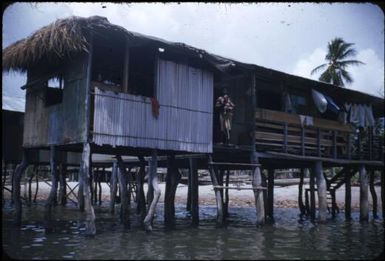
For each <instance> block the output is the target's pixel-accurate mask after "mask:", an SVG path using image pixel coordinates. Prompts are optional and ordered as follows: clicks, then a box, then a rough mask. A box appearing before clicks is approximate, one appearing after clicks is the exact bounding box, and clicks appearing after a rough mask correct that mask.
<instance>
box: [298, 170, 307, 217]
mask: <svg viewBox="0 0 385 261" xmlns="http://www.w3.org/2000/svg"><path fill="white" fill-rule="evenodd" d="M307 171H308V170H307ZM304 176H305V169H304V168H301V172H300V176H299V184H298V207H299V211H300V213H301V214H300V215H301V217H303V216H304V215H305V213H306V209H305V205H304V204H303V179H304Z"/></svg>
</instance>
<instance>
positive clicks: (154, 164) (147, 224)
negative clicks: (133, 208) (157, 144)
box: [144, 150, 161, 231]
mask: <svg viewBox="0 0 385 261" xmlns="http://www.w3.org/2000/svg"><path fill="white" fill-rule="evenodd" d="M157 169H158V159H157V151H156V150H153V151H152V157H151V169H150V175H149V183H151V184H152V187H153V188H154V198H153V200H152V201H151V205H150V208H149V210H148V213H147V216H146V217H145V219H144V228H145V230H146V231H152V221H153V219H154V214H155V210H156V205H157V203H158V201H159V197H160V194H161V191H160V188H159V186H158V172H157Z"/></svg>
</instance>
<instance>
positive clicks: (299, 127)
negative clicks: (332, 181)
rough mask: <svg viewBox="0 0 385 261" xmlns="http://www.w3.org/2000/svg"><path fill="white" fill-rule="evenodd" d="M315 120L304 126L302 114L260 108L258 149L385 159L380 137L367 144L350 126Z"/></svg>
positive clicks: (304, 154)
mask: <svg viewBox="0 0 385 261" xmlns="http://www.w3.org/2000/svg"><path fill="white" fill-rule="evenodd" d="M312 121H313V122H312V124H311V125H307V124H301V120H300V117H299V115H296V114H289V113H285V112H279V111H272V110H267V109H257V111H256V134H255V138H256V141H255V143H256V147H257V150H262V151H278V152H284V153H289V154H296V155H302V156H316V157H327V158H334V159H337V158H339V159H368V160H381V155H382V153H383V152H382V151H381V149H382V144H379V143H378V141H377V140H378V137H375V136H373V135H369V136H368V137H367V141H366V140H365V141H359V140H357V139H355V138H354V133H353V129H352V128H351V126H350V125H345V124H342V123H340V122H337V121H331V120H325V119H320V118H313V119H312ZM376 142H377V143H376Z"/></svg>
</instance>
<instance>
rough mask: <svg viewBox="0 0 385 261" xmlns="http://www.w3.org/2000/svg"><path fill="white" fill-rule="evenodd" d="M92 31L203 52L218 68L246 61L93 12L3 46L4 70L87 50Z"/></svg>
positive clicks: (187, 51)
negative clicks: (130, 28) (141, 30)
mask: <svg viewBox="0 0 385 261" xmlns="http://www.w3.org/2000/svg"><path fill="white" fill-rule="evenodd" d="M90 32H94V33H99V34H100V33H101V32H102V33H103V34H113V33H117V34H119V35H121V36H122V37H127V38H129V39H130V40H132V41H137V42H141V43H146V42H153V43H157V44H159V45H160V46H164V47H170V48H173V49H178V50H180V51H183V52H184V53H186V54H190V55H195V56H200V57H201V58H202V59H203V60H206V61H207V62H208V63H210V64H212V65H213V66H215V67H216V68H217V69H219V70H226V69H227V68H229V67H230V66H232V65H233V64H235V63H236V64H238V65H244V66H248V65H247V64H243V63H239V62H235V61H231V60H230V59H227V58H223V57H220V56H217V55H212V54H209V53H207V52H206V51H204V50H201V49H197V48H195V47H192V46H189V45H186V44H184V43H173V42H169V41H165V40H163V39H159V38H156V37H152V36H147V35H143V34H139V33H135V32H130V31H127V30H126V29H125V28H123V27H121V26H118V25H113V24H111V23H110V22H109V21H108V20H107V18H105V17H100V16H91V17H89V18H83V17H76V16H72V17H69V18H65V19H60V20H57V21H56V22H54V23H52V24H50V25H48V26H45V27H43V28H41V29H40V30H38V31H36V32H35V33H33V34H32V35H31V36H29V37H27V38H25V39H23V40H20V41H18V42H16V43H14V44H12V45H10V46H8V47H7V48H5V49H4V50H3V70H5V71H9V70H16V71H27V70H28V69H30V68H33V67H34V66H36V65H38V64H39V65H40V64H45V65H47V64H48V65H49V64H56V63H57V62H60V61H64V60H66V59H67V58H69V57H73V56H74V55H77V54H79V53H81V52H88V48H89V42H88V41H89V37H88V36H89V35H90Z"/></svg>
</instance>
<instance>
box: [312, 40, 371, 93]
mask: <svg viewBox="0 0 385 261" xmlns="http://www.w3.org/2000/svg"><path fill="white" fill-rule="evenodd" d="M353 45H354V44H353V43H346V42H345V41H344V40H343V39H342V38H338V37H337V38H335V39H333V40H332V41H331V42H329V43H328V53H327V54H326V56H325V60H326V61H328V63H324V64H322V65H320V66H317V67H316V68H314V69H313V70H312V71H311V75H313V74H314V73H317V72H319V71H320V70H322V69H324V68H325V67H326V70H325V71H324V72H323V73H322V74H321V76H320V77H319V78H318V79H319V80H320V81H322V82H327V83H332V84H334V85H337V86H341V87H343V86H345V82H346V83H348V84H350V83H352V82H353V78H352V76H351V75H350V73H349V72H348V71H346V67H348V66H349V65H360V64H364V63H363V62H361V61H357V60H346V59H347V58H350V57H353V56H355V55H356V53H357V52H356V50H355V49H354V48H351V47H352V46H353Z"/></svg>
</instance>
